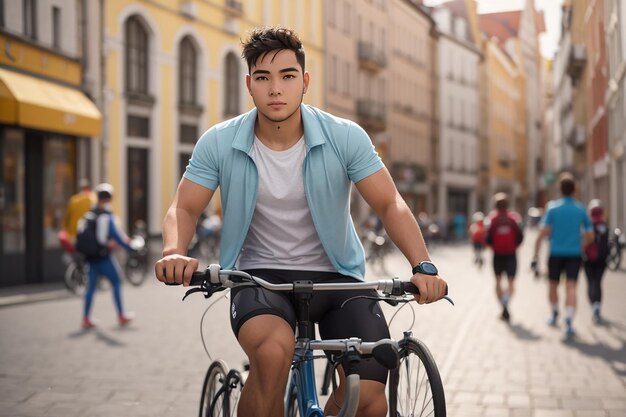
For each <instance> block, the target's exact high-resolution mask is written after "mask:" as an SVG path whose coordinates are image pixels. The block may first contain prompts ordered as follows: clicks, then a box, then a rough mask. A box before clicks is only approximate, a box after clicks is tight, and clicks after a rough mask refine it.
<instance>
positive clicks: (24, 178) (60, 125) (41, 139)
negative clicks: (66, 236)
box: [0, 0, 101, 287]
mask: <svg viewBox="0 0 626 417" xmlns="http://www.w3.org/2000/svg"><path fill="white" fill-rule="evenodd" d="M78 15H79V12H78V10H77V8H76V4H75V2H72V1H46V0H41V1H39V2H34V1H32V0H31V1H28V0H15V1H10V2H0V16H1V17H2V18H1V19H0V48H1V52H0V160H1V161H2V162H1V166H2V170H1V171H0V210H1V212H0V219H1V220H2V222H1V228H2V230H1V231H0V271H2V273H0V287H1V286H7V285H15V284H25V283H41V282H49V281H53V280H58V279H59V278H60V277H62V276H63V268H64V265H63V263H62V261H61V248H60V245H59V242H58V240H57V233H58V232H59V230H60V228H61V221H62V218H63V213H64V210H65V205H66V203H67V201H68V199H69V197H70V196H71V195H72V194H73V193H74V192H75V191H76V184H77V178H78V177H79V176H82V175H84V174H85V171H86V165H87V164H85V163H84V162H85V161H84V160H82V159H81V158H80V156H81V155H83V154H84V153H85V152H84V150H85V148H88V147H89V143H90V142H91V141H92V139H90V138H91V137H93V136H97V135H98V134H99V132H100V128H101V114H100V111H99V110H98V108H97V107H96V105H95V104H94V103H93V102H92V101H91V100H90V99H89V98H88V97H87V96H86V95H85V93H84V78H83V68H82V60H81V41H82V39H83V38H82V36H81V35H80V31H79V29H78V24H77V22H78V18H77V16H78Z"/></svg>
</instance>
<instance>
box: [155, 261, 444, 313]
mask: <svg viewBox="0 0 626 417" xmlns="http://www.w3.org/2000/svg"><path fill="white" fill-rule="evenodd" d="M233 278H234V279H233ZM296 282H298V281H296ZM167 285H180V284H177V283H167ZM190 286H201V287H205V286H208V287H209V288H220V287H222V288H234V287H238V286H260V287H263V288H265V289H267V290H270V291H294V289H295V283H289V284H273V283H271V282H268V281H266V280H264V279H262V278H259V277H256V276H253V275H250V274H248V273H247V272H244V271H235V270H229V269H221V267H220V266H219V265H218V264H211V265H209V266H208V267H207V268H206V269H205V270H204V271H196V272H194V273H193V276H192V278H191V282H190ZM310 288H311V289H312V291H337V290H369V289H373V290H376V291H380V292H382V293H383V294H387V295H392V296H402V295H405V294H412V295H418V294H419V289H418V288H417V286H415V284H413V283H412V282H410V281H401V280H400V279H399V278H393V279H381V280H377V281H361V282H341V283H312V284H310ZM445 294H446V295H445V296H444V298H445V299H446V300H447V301H448V302H450V304H452V305H454V302H453V301H452V299H450V298H449V297H448V296H447V295H448V287H447V286H446V292H445Z"/></svg>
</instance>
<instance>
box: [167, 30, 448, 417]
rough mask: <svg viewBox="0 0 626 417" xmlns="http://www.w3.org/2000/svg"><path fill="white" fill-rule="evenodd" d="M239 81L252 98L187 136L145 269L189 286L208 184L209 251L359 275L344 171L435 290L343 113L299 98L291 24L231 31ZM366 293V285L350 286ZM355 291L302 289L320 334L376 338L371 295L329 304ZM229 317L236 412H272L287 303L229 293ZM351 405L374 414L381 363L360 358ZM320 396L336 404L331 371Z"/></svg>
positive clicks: (333, 411)
mask: <svg viewBox="0 0 626 417" xmlns="http://www.w3.org/2000/svg"><path fill="white" fill-rule="evenodd" d="M242 55H243V57H244V59H245V60H246V62H247V64H248V69H249V74H248V75H246V86H247V88H248V92H249V93H250V95H251V96H252V99H253V101H254V104H255V108H254V109H253V110H251V111H250V112H248V113H246V114H243V115H241V116H239V117H236V118H234V119H231V120H227V121H225V122H223V123H220V124H218V125H216V126H214V127H212V128H211V129H209V130H208V131H207V132H206V133H205V134H204V135H203V136H202V137H201V138H200V139H199V141H198V143H197V144H196V147H195V149H194V151H193V154H192V157H191V159H190V161H189V165H188V166H187V169H186V171H185V174H184V176H183V179H182V180H181V182H180V183H179V185H178V190H177V192H176V195H175V197H174V201H173V203H172V205H171V206H170V208H169V210H168V212H167V214H166V216H165V220H164V223H163V246H164V248H163V258H162V259H160V260H159V261H157V263H156V265H155V274H156V277H157V279H158V280H159V281H163V282H168V283H173V282H176V283H183V284H184V285H189V282H190V280H191V276H192V274H193V272H194V271H195V270H196V269H197V268H198V260H197V259H193V258H190V257H188V256H186V254H187V247H188V245H189V241H190V240H191V239H192V237H193V234H194V230H195V224H196V221H197V219H198V216H199V215H200V213H201V212H202V211H203V210H204V209H205V207H206V206H207V204H208V203H209V202H210V200H211V198H212V197H213V193H214V191H215V189H216V188H217V187H218V186H219V188H220V189H221V199H222V207H223V228H222V236H221V242H220V263H221V265H222V266H223V267H224V268H228V269H231V268H234V267H235V264H236V263H237V262H238V264H239V269H240V270H245V271H247V272H249V273H251V274H253V275H257V276H260V277H261V278H264V279H267V280H269V281H271V282H293V281H294V280H312V281H315V282H320V281H324V282H346V281H347V282H350V281H355V280H356V281H362V280H364V273H365V253H364V251H363V247H362V245H361V243H360V242H359V238H358V235H357V233H356V231H355V228H354V224H353V222H352V219H351V218H350V212H349V208H350V206H349V201H350V189H351V185H352V183H355V184H356V188H357V189H358V191H359V192H360V193H361V195H362V196H363V197H364V199H365V201H366V202H367V203H368V204H369V205H370V206H371V207H372V209H373V210H374V212H375V213H376V215H377V216H378V217H380V219H381V220H382V222H383V224H384V227H385V229H386V230H387V232H388V234H389V236H390V237H391V239H392V240H393V241H394V243H395V244H396V245H397V246H398V248H400V250H401V251H402V252H403V253H404V255H405V256H406V258H407V261H408V262H409V265H410V267H412V268H413V273H412V274H413V276H412V278H411V280H412V281H413V283H415V284H416V285H417V286H418V287H419V289H420V291H421V294H420V295H419V297H418V302H419V303H430V302H434V301H436V300H438V299H440V298H442V297H443V296H444V293H445V281H444V280H443V279H441V278H440V277H439V276H438V273H437V270H436V268H435V267H434V265H433V264H432V263H430V262H429V254H428V251H427V249H426V246H425V245H424V240H423V238H422V235H421V233H420V230H419V227H418V225H417V222H416V221H415V218H414V216H413V214H412V213H411V211H410V209H409V208H408V206H407V205H406V203H405V202H404V200H403V199H402V197H401V196H400V194H399V193H398V191H397V190H396V187H395V185H394V183H393V180H392V178H391V176H390V174H389V172H388V171H387V169H386V168H385V166H384V165H383V163H382V161H381V159H380V158H379V156H378V154H377V153H376V151H375V149H374V147H373V145H372V142H371V140H370V138H369V137H368V136H367V134H366V133H365V131H364V130H363V129H362V128H361V127H359V126H358V125H357V124H355V123H354V122H351V121H349V120H345V119H340V118H338V117H335V116H333V115H331V114H329V113H326V112H323V111H321V110H319V109H317V108H314V107H311V106H308V105H304V104H303V103H302V99H303V96H304V94H305V93H306V91H307V88H308V86H309V81H310V75H309V73H308V72H306V71H305V54H304V49H303V47H302V43H301V41H300V39H299V38H298V36H297V35H296V34H295V33H294V32H293V31H292V30H290V29H287V28H284V27H280V26H275V27H264V28H257V29H254V30H252V31H251V32H250V33H249V37H248V39H247V40H245V41H244V43H243V54H242ZM357 293H358V294H361V295H364V294H371V293H370V292H365V293H364V292H362V291H359V292H357ZM354 295H355V292H351V291H346V292H343V291H342V292H341V293H339V292H338V293H334V294H332V293H330V294H328V295H325V294H320V295H318V294H316V295H315V297H313V299H312V302H311V303H312V305H311V312H312V317H313V318H314V320H315V321H317V322H319V326H320V327H319V328H320V335H321V337H322V338H344V337H351V336H354V337H360V338H361V339H363V340H365V341H374V340H379V339H380V338H384V337H389V330H388V328H387V324H386V322H385V319H384V316H383V313H382V310H381V309H380V306H378V303H376V302H374V301H372V300H366V299H359V300H355V301H352V302H350V303H347V304H346V306H345V307H344V308H341V304H342V302H343V301H344V300H346V299H347V298H349V297H353V296H354ZM230 316H231V326H232V328H233V332H234V333H235V335H236V336H237V339H238V341H239V343H240V344H241V346H242V348H243V350H244V352H245V353H246V355H247V356H248V358H249V360H250V374H249V376H248V378H247V380H246V384H245V385H244V388H243V392H242V394H241V399H240V401H239V409H238V415H240V416H257V417H264V416H266V417H269V416H274V417H275V416H279V415H280V416H282V415H283V413H284V412H283V396H284V392H285V387H286V383H287V378H288V375H289V369H290V365H291V360H292V357H293V352H294V327H295V318H294V317H295V314H294V306H293V304H292V300H291V298H290V297H289V295H284V294H282V293H272V292H271V291H266V290H264V289H262V288H256V287H247V288H239V289H237V290H235V291H233V292H232V294H231V315H230ZM358 366H359V374H360V375H361V391H360V400H359V409H358V414H359V415H360V416H365V417H373V416H380V417H382V416H385V414H386V411H387V407H386V400H385V390H384V387H385V383H386V379H387V370H386V369H385V368H384V367H382V366H381V365H380V364H378V363H377V362H376V361H375V360H370V359H365V360H363V361H361V362H360V364H359V365H358ZM339 373H340V385H339V387H338V389H337V390H336V391H335V393H334V394H333V396H334V398H331V399H330V400H329V401H328V403H327V404H326V412H327V414H329V415H337V412H338V405H337V404H341V401H342V399H343V389H344V386H345V384H344V382H345V381H344V380H345V378H344V376H343V374H342V372H341V371H340V372H339Z"/></svg>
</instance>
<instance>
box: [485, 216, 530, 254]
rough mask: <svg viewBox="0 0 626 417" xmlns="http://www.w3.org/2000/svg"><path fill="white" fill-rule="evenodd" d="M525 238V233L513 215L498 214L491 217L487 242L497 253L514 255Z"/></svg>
mask: <svg viewBox="0 0 626 417" xmlns="http://www.w3.org/2000/svg"><path fill="white" fill-rule="evenodd" d="M523 240H524V233H523V232H522V229H521V228H520V227H519V224H518V223H517V221H515V219H514V218H513V217H511V216H510V215H509V214H508V213H507V214H498V215H495V216H494V217H492V218H491V225H490V226H489V232H488V233H487V243H488V244H489V245H490V246H491V248H492V249H493V252H494V253H495V254H497V255H513V254H514V253H515V250H516V249H517V247H518V246H519V245H520V244H521V243H522V241H523Z"/></svg>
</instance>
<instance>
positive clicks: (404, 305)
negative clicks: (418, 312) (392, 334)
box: [387, 303, 415, 329]
mask: <svg viewBox="0 0 626 417" xmlns="http://www.w3.org/2000/svg"><path fill="white" fill-rule="evenodd" d="M407 305H410V306H411V314H412V316H413V317H412V319H411V325H410V326H409V327H408V328H409V329H413V326H414V325H415V308H414V307H413V304H409V303H404V304H403V305H402V306H400V307H399V308H397V309H396V311H395V312H394V313H393V315H392V316H391V319H389V324H387V327H391V323H393V319H395V318H396V315H397V314H398V313H399V312H400V310H402V309H403V308H404V307H406V306H407Z"/></svg>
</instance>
